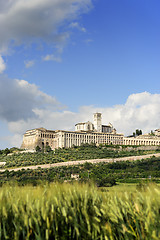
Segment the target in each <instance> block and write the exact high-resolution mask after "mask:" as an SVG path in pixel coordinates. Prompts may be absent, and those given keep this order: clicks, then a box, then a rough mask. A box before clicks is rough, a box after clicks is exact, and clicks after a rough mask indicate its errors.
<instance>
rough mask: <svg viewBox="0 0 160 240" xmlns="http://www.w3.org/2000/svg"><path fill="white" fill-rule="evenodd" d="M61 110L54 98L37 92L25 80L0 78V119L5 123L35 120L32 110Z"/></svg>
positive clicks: (35, 87)
mask: <svg viewBox="0 0 160 240" xmlns="http://www.w3.org/2000/svg"><path fill="white" fill-rule="evenodd" d="M39 107H40V108H42V109H44V110H45V109H46V108H47V109H51V110H53V111H54V110H55V109H61V108H62V106H61V104H60V103H59V102H58V101H57V100H56V98H55V97H52V96H49V95H47V94H46V93H44V92H42V91H40V90H39V88H38V86H36V85H35V84H30V83H28V82H27V81H25V80H18V79H15V80H10V79H8V78H6V77H4V76H0V119H2V120H5V121H7V122H11V121H19V120H27V119H28V118H35V113H34V112H33V109H34V108H39Z"/></svg>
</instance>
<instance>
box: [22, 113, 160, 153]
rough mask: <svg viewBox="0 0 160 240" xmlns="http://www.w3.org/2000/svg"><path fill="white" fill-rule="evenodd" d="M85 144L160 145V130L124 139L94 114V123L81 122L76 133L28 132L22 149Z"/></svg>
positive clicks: (36, 130) (24, 136)
mask: <svg viewBox="0 0 160 240" xmlns="http://www.w3.org/2000/svg"><path fill="white" fill-rule="evenodd" d="M84 143H88V144H91V143H95V144H96V145H99V144H107V145H110V144H113V145H160V129H157V130H155V132H154V134H152V135H150V134H145V135H140V136H137V137H124V134H122V133H117V132H116V129H115V128H114V127H113V125H112V124H111V123H109V124H108V125H102V114H101V113H94V114H93V123H92V122H89V121H88V122H81V123H77V124H76V125H75V131H64V130H47V129H45V128H35V129H32V130H27V131H26V133H25V134H24V135H23V142H22V145H21V148H22V149H30V150H35V148H36V147H37V146H39V147H40V148H44V147H46V146H50V147H51V149H52V150H54V149H56V148H70V147H72V146H80V145H81V144H84Z"/></svg>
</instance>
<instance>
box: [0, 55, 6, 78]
mask: <svg viewBox="0 0 160 240" xmlns="http://www.w3.org/2000/svg"><path fill="white" fill-rule="evenodd" d="M5 69H6V65H5V63H4V60H3V58H2V56H0V74H1V73H3V71H4V70H5Z"/></svg>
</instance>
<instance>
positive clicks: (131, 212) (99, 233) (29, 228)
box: [0, 183, 160, 240]
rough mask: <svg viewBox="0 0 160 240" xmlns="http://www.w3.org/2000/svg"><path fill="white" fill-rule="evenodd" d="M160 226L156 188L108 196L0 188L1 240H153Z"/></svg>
mask: <svg viewBox="0 0 160 240" xmlns="http://www.w3.org/2000/svg"><path fill="white" fill-rule="evenodd" d="M131 188H132V190H131ZM129 189H130V190H131V191H129ZM159 226H160V189H159V187H158V186H156V185H155V184H150V185H148V186H147V185H145V187H144V186H143V185H140V186H139V188H137V186H135V185H130V184H128V185H123V184H121V185H119V186H115V187H114V188H112V190H109V192H108V191H106V192H103V191H101V189H98V188H96V187H95V186H94V185H92V184H91V185H88V184H78V183H75V184H69V183H66V184H58V183H57V184H50V185H48V184H46V185H40V186H37V187H33V186H25V187H18V186H14V185H5V186H3V187H2V188H0V239H9V240H12V239H15V240H17V239H25V240H27V239H28V240H30V239H36V240H42V239H49V240H51V239H64V240H65V239H79V240H81V239H84V240H87V239H88V240H89V239H109V240H113V239H116V240H119V239H125V240H132V239H145V240H146V239H147V240H151V239H155V240H158V239H160V227H159Z"/></svg>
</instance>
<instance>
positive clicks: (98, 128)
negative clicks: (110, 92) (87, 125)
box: [93, 113, 102, 132]
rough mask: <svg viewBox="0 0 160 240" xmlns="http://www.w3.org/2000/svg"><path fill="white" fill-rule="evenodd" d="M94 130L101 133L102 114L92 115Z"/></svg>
mask: <svg viewBox="0 0 160 240" xmlns="http://www.w3.org/2000/svg"><path fill="white" fill-rule="evenodd" d="M93 117H94V128H95V131H97V132H102V114H101V113H94V115H93Z"/></svg>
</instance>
